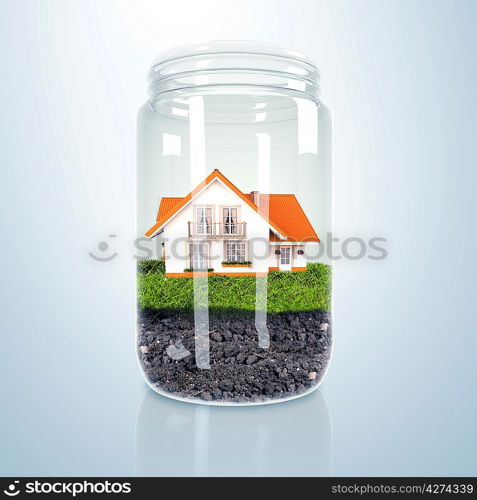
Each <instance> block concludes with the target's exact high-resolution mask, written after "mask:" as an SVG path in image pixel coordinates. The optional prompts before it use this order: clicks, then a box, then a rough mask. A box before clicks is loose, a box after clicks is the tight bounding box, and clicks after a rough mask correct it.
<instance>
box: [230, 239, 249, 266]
mask: <svg viewBox="0 0 477 500" xmlns="http://www.w3.org/2000/svg"><path fill="white" fill-rule="evenodd" d="M225 260H226V261H227V262H245V261H246V260H247V243H244V242H233V241H231V242H227V243H225Z"/></svg>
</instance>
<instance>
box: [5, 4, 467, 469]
mask: <svg viewBox="0 0 477 500" xmlns="http://www.w3.org/2000/svg"><path fill="white" fill-rule="evenodd" d="M199 4H200V5H199ZM0 6H1V16H0V64H1V66H0V67H1V78H0V109H1V122H0V123H1V125H0V126H1V133H0V161H1V170H0V172H1V174H0V175H1V178H0V179H1V180H0V186H1V189H2V196H1V201H0V203H1V206H0V219H1V227H2V244H1V246H0V252H1V255H0V257H1V262H2V278H1V282H0V283H1V315H0V321H1V323H0V325H1V335H2V337H1V338H2V344H1V348H0V405H1V413H0V423H1V427H0V450H1V452H0V474H2V475H51V476H57V475H124V476H129V475H133V474H153V475H154V474H155V475H161V474H173V473H175V474H176V475H207V474H209V475H210V474H223V475H241V474H249V475H253V474H258V475H260V474H276V475H300V474H308V475H320V474H324V475H327V474H334V475H337V476H340V475H347V476H355V475H357V476H359V475H475V474H476V473H477V426H476V422H477V394H476V392H477V391H476V368H475V366H476V365H475V360H476V355H477V352H476V351H477V339H476V326H475V317H476V316H475V298H476V295H477V293H476V292H477V290H476V282H477V272H476V271H477V264H476V259H475V256H474V251H475V249H476V248H477V232H476V224H475V213H476V206H475V205H476V204H475V198H476V192H477V182H476V181H477V174H476V165H477V151H476V140H475V136H476V111H477V93H476V88H477V62H476V61H477V59H476V57H475V47H476V43H477V39H476V35H475V26H476V25H477V2H475V1H463V0H460V1H437V0H435V1H425V0H419V1H415V0H412V1H410V0H406V1H393V0H385V1H378V0H373V1H371V0H360V1H357V0H355V1H351V0H350V1H346V0H340V1H336V2H335V1H333V2H332V1H331V0H330V1H328V2H315V1H311V0H310V1H307V0H306V1H305V0H302V1H296V0H293V1H271V0H267V1H265V0H264V1H262V2H253V1H241V2H217V1H212V0H211V1H209V2H181V1H178V2H152V1H147V0H144V1H140V2H139V1H136V2H132V1H130V2H125V1H117V2H109V1H102V2H93V1H71V2H61V1H55V0H43V1H27V0H24V1H21V2H18V1H7V0H1V2H0ZM213 38H215V39H220V38H249V39H262V40H268V41H272V42H276V43H279V44H280V45H283V46H286V47H290V48H295V49H297V50H301V51H302V52H305V53H306V54H308V55H309V56H311V57H313V58H315V59H316V60H317V61H318V63H319V65H320V68H321V70H322V74H323V99H324V101H325V102H326V103H327V104H328V105H329V106H330V108H331V109H332V110H333V112H334V124H335V128H334V130H335V135H334V147H335V152H334V158H335V162H334V169H335V170H334V175H335V178H334V199H335V212H334V216H335V223H336V224H335V227H336V230H337V233H338V235H341V236H342V237H345V236H348V235H361V236H363V237H365V238H368V237H372V236H383V237H386V238H387V239H388V243H387V248H388V251H389V258H388V259H386V260H385V261H380V262H376V261H370V260H368V259H364V260H362V261H357V262H343V261H338V262H337V264H336V267H335V304H334V307H335V311H334V313H335V325H334V326H335V330H334V332H335V348H334V358H333V363H332V366H331V369H330V371H329V374H328V377H327V379H326V382H325V383H324V384H323V386H322V389H321V394H320V393H316V394H314V395H313V396H310V397H309V398H306V399H303V400H301V401H295V402H290V403H287V404H285V405H277V406H276V407H266V408H254V409H253V410H251V409H249V410H246V409H225V410H224V409H210V410H208V409H205V410H204V409H201V410H197V409H196V407H194V406H189V405H185V404H180V403H174V402H170V401H166V400H162V399H160V398H157V397H155V396H154V395H152V394H150V393H147V388H146V386H145V384H144V382H143V381H142V379H141V375H140V372H139V368H138V365H137V362H136V359H135V352H134V321H135V320H134V315H135V305H134V261H133V260H132V258H131V254H132V249H131V248H130V245H129V242H130V241H131V238H132V235H133V232H134V228H133V221H134V206H135V200H134V193H135V188H134V183H135V180H134V179H135V178H134V175H135V173H134V164H135V112H136V110H137V108H138V107H139V106H140V105H141V103H142V101H143V100H144V98H145V72H146V69H147V65H148V64H149V62H150V61H151V60H152V58H153V57H154V55H155V53H157V52H159V51H161V50H163V49H165V48H168V47H170V46H173V45H176V44H179V43H185V42H190V41H196V40H201V39H213ZM108 234H117V235H118V237H117V238H116V240H115V241H114V240H111V241H110V243H111V244H114V250H116V251H118V252H119V256H118V258H117V259H115V260H113V261H112V262H111V263H109V264H99V263H97V262H94V261H93V260H92V259H90V258H89V257H88V252H89V251H95V247H96V245H97V243H98V242H99V241H101V240H102V239H107V236H108ZM251 412H252V413H251ZM252 414H253V416H252V417H251V415H252ZM147 435H150V443H153V444H155V446H148V445H147V443H149V441H148V440H147V439H145V438H144V436H147ZM227 436H230V439H228V438H227ZM251 436H252V437H253V438H252V437H251ZM145 443H146V445H145ZM278 445H280V446H278ZM277 450H281V453H282V455H281V454H280V452H279V451H277ZM290 456H293V457H295V459H294V460H290ZM191 457H192V458H191ZM284 457H286V458H284ZM172 469H173V470H172ZM174 471H175V472H174Z"/></svg>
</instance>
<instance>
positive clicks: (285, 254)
mask: <svg viewBox="0 0 477 500" xmlns="http://www.w3.org/2000/svg"><path fill="white" fill-rule="evenodd" d="M291 250H292V249H291V247H280V271H291V268H292V251H291Z"/></svg>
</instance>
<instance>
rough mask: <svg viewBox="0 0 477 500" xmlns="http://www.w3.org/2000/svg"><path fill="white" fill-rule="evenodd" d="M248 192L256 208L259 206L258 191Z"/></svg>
mask: <svg viewBox="0 0 477 500" xmlns="http://www.w3.org/2000/svg"><path fill="white" fill-rule="evenodd" d="M250 194H251V195H252V201H253V203H254V205H256V206H257V208H259V207H260V193H259V192H258V191H251V192H250Z"/></svg>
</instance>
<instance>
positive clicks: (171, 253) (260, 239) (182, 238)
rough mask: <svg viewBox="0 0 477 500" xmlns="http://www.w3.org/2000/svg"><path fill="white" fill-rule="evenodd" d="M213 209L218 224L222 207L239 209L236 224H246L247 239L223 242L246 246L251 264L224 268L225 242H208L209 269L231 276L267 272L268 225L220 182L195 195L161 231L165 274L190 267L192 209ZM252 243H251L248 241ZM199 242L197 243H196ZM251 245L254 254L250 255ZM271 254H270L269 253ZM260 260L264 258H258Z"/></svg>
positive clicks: (216, 240)
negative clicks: (203, 207) (189, 226)
mask: <svg viewBox="0 0 477 500" xmlns="http://www.w3.org/2000/svg"><path fill="white" fill-rule="evenodd" d="M197 205H207V206H213V220H214V222H221V214H220V208H221V207H222V206H240V211H239V222H246V223H247V233H246V234H247V237H246V238H243V239H240V238H237V240H234V239H228V238H227V240H226V241H244V242H248V244H249V248H248V260H251V261H252V267H251V268H233V267H226V268H223V267H222V265H221V263H222V261H223V260H225V256H224V239H212V240H209V244H210V247H209V254H210V256H212V257H214V256H215V259H214V258H212V259H210V262H209V266H210V267H212V268H214V270H215V271H224V272H228V273H234V272H238V273H240V272H244V271H246V272H266V271H268V267H269V257H268V250H267V246H268V243H266V242H268V235H269V225H268V223H267V221H266V220H265V219H264V218H263V217H261V216H260V215H258V214H257V212H255V210H253V209H252V208H251V207H250V206H249V205H248V204H246V203H244V202H243V201H242V199H241V198H240V197H239V196H237V195H236V194H235V193H234V192H233V191H231V190H230V189H229V188H227V187H226V186H224V185H223V184H222V183H221V182H220V181H219V180H217V179H215V180H214V181H212V182H211V183H210V184H209V185H208V186H207V188H206V189H205V190H204V191H203V192H202V193H200V194H199V195H197V196H196V197H195V198H194V199H193V200H192V202H191V203H189V204H188V205H187V206H186V207H185V208H184V209H182V211H180V212H178V213H177V214H176V215H175V216H174V217H173V218H172V219H171V220H170V221H169V222H168V223H167V224H166V225H165V227H164V237H165V253H166V270H167V272H168V273H182V272H183V271H184V269H185V268H188V267H190V262H189V255H188V247H187V245H188V243H187V241H188V222H194V211H193V210H194V208H193V207H194V206H197ZM250 240H251V241H250ZM197 241H199V239H198V240H197ZM252 245H254V251H252ZM272 252H273V250H272ZM259 256H264V257H262V258H260V257H259Z"/></svg>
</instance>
